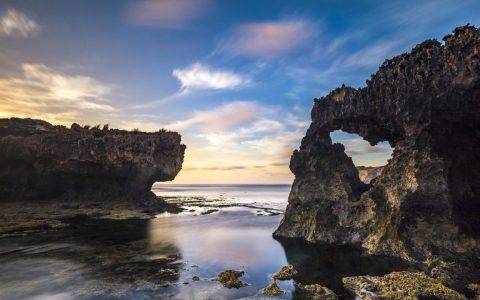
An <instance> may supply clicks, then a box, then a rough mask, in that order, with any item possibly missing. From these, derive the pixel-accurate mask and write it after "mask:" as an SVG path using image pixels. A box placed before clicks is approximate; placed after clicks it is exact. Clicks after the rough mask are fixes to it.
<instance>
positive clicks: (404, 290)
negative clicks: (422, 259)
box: [342, 271, 466, 300]
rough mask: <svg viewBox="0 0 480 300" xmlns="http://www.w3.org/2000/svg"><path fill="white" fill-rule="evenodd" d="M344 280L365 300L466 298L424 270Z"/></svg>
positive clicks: (344, 282) (351, 290)
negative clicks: (423, 271)
mask: <svg viewBox="0 0 480 300" xmlns="http://www.w3.org/2000/svg"><path fill="white" fill-rule="evenodd" d="M342 281H343V284H344V286H345V288H346V289H347V290H348V291H349V292H350V293H352V294H353V295H355V296H358V297H360V298H362V299H365V300H370V299H371V300H373V299H387V300H416V299H450V300H456V299H457V300H463V299H466V297H465V296H464V295H462V294H460V293H458V292H456V291H454V290H452V289H450V288H448V287H446V286H445V285H443V284H442V283H441V282H440V281H438V280H436V279H433V278H431V277H428V276H427V275H425V274H424V273H422V272H406V271H403V272H393V273H390V274H387V275H385V276H383V277H375V276H355V277H345V278H343V279H342Z"/></svg>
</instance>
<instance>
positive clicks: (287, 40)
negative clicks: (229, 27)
mask: <svg viewBox="0 0 480 300" xmlns="http://www.w3.org/2000/svg"><path fill="white" fill-rule="evenodd" d="M313 35H314V26H313V24H312V23H311V22H309V21H305V20H284V21H273V22H263V23H248V24H243V25H240V26H238V27H237V28H236V29H235V31H234V33H233V38H232V40H231V41H229V42H228V46H227V48H228V50H230V51H231V52H233V53H234V54H238V55H246V56H251V57H272V56H276V55H281V54H286V53H288V52H291V51H293V50H295V49H298V48H302V47H303V46H305V44H306V42H308V40H309V39H310V38H311V37H312V36H313Z"/></svg>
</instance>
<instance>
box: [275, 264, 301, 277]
mask: <svg viewBox="0 0 480 300" xmlns="http://www.w3.org/2000/svg"><path fill="white" fill-rule="evenodd" d="M295 274H297V271H295V269H294V268H293V266H292V265H288V266H283V267H282V269H281V270H280V271H278V273H277V274H275V275H273V279H277V280H290V279H292V278H293V276H295Z"/></svg>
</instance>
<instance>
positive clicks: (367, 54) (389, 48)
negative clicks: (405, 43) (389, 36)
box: [337, 40, 401, 68]
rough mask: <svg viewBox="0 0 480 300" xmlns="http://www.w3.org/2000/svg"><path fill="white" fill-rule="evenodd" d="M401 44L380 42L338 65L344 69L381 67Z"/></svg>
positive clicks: (361, 50)
mask: <svg viewBox="0 0 480 300" xmlns="http://www.w3.org/2000/svg"><path fill="white" fill-rule="evenodd" d="M400 43H401V42H400V41H399V40H396V41H380V42H377V43H375V44H373V45H371V46H368V47H365V48H363V49H360V50H358V51H356V52H354V53H352V54H350V55H348V56H347V57H346V58H343V59H341V61H340V62H337V64H338V65H341V66H342V67H344V68H347V67H372V66H379V65H380V64H381V63H382V62H383V61H384V60H385V59H386V58H388V57H389V56H391V55H393V54H394V52H395V51H394V50H395V49H396V47H397V46H398V45H399V44H400Z"/></svg>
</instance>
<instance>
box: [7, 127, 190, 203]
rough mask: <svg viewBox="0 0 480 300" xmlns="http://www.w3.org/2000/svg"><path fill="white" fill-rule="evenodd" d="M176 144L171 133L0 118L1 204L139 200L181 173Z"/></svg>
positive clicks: (178, 144) (180, 148)
mask: <svg viewBox="0 0 480 300" xmlns="http://www.w3.org/2000/svg"><path fill="white" fill-rule="evenodd" d="M180 140H181V137H180V135H179V134H177V133H175V132H166V131H159V132H154V133H145V132H138V131H125V130H117V129H108V127H104V128H99V127H94V128H88V127H81V126H79V125H78V124H73V125H72V126H71V128H66V127H64V126H53V125H51V124H49V123H47V122H45V121H41V120H32V119H17V118H11V119H0V201H3V202H4V201H10V200H14V201H20V200H30V199H32V200H50V199H54V198H57V197H65V196H66V197H80V198H81V197H83V198H88V199H92V198H99V199H102V200H115V199H118V198H120V197H121V198H125V197H131V198H139V197H144V196H145V195H148V194H149V193H150V189H151V186H152V184H153V183H154V182H155V181H167V180H172V179H174V178H175V176H176V175H177V173H178V172H179V171H180V169H181V167H182V162H183V156H184V151H185V146H184V145H182V144H181V141H180Z"/></svg>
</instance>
